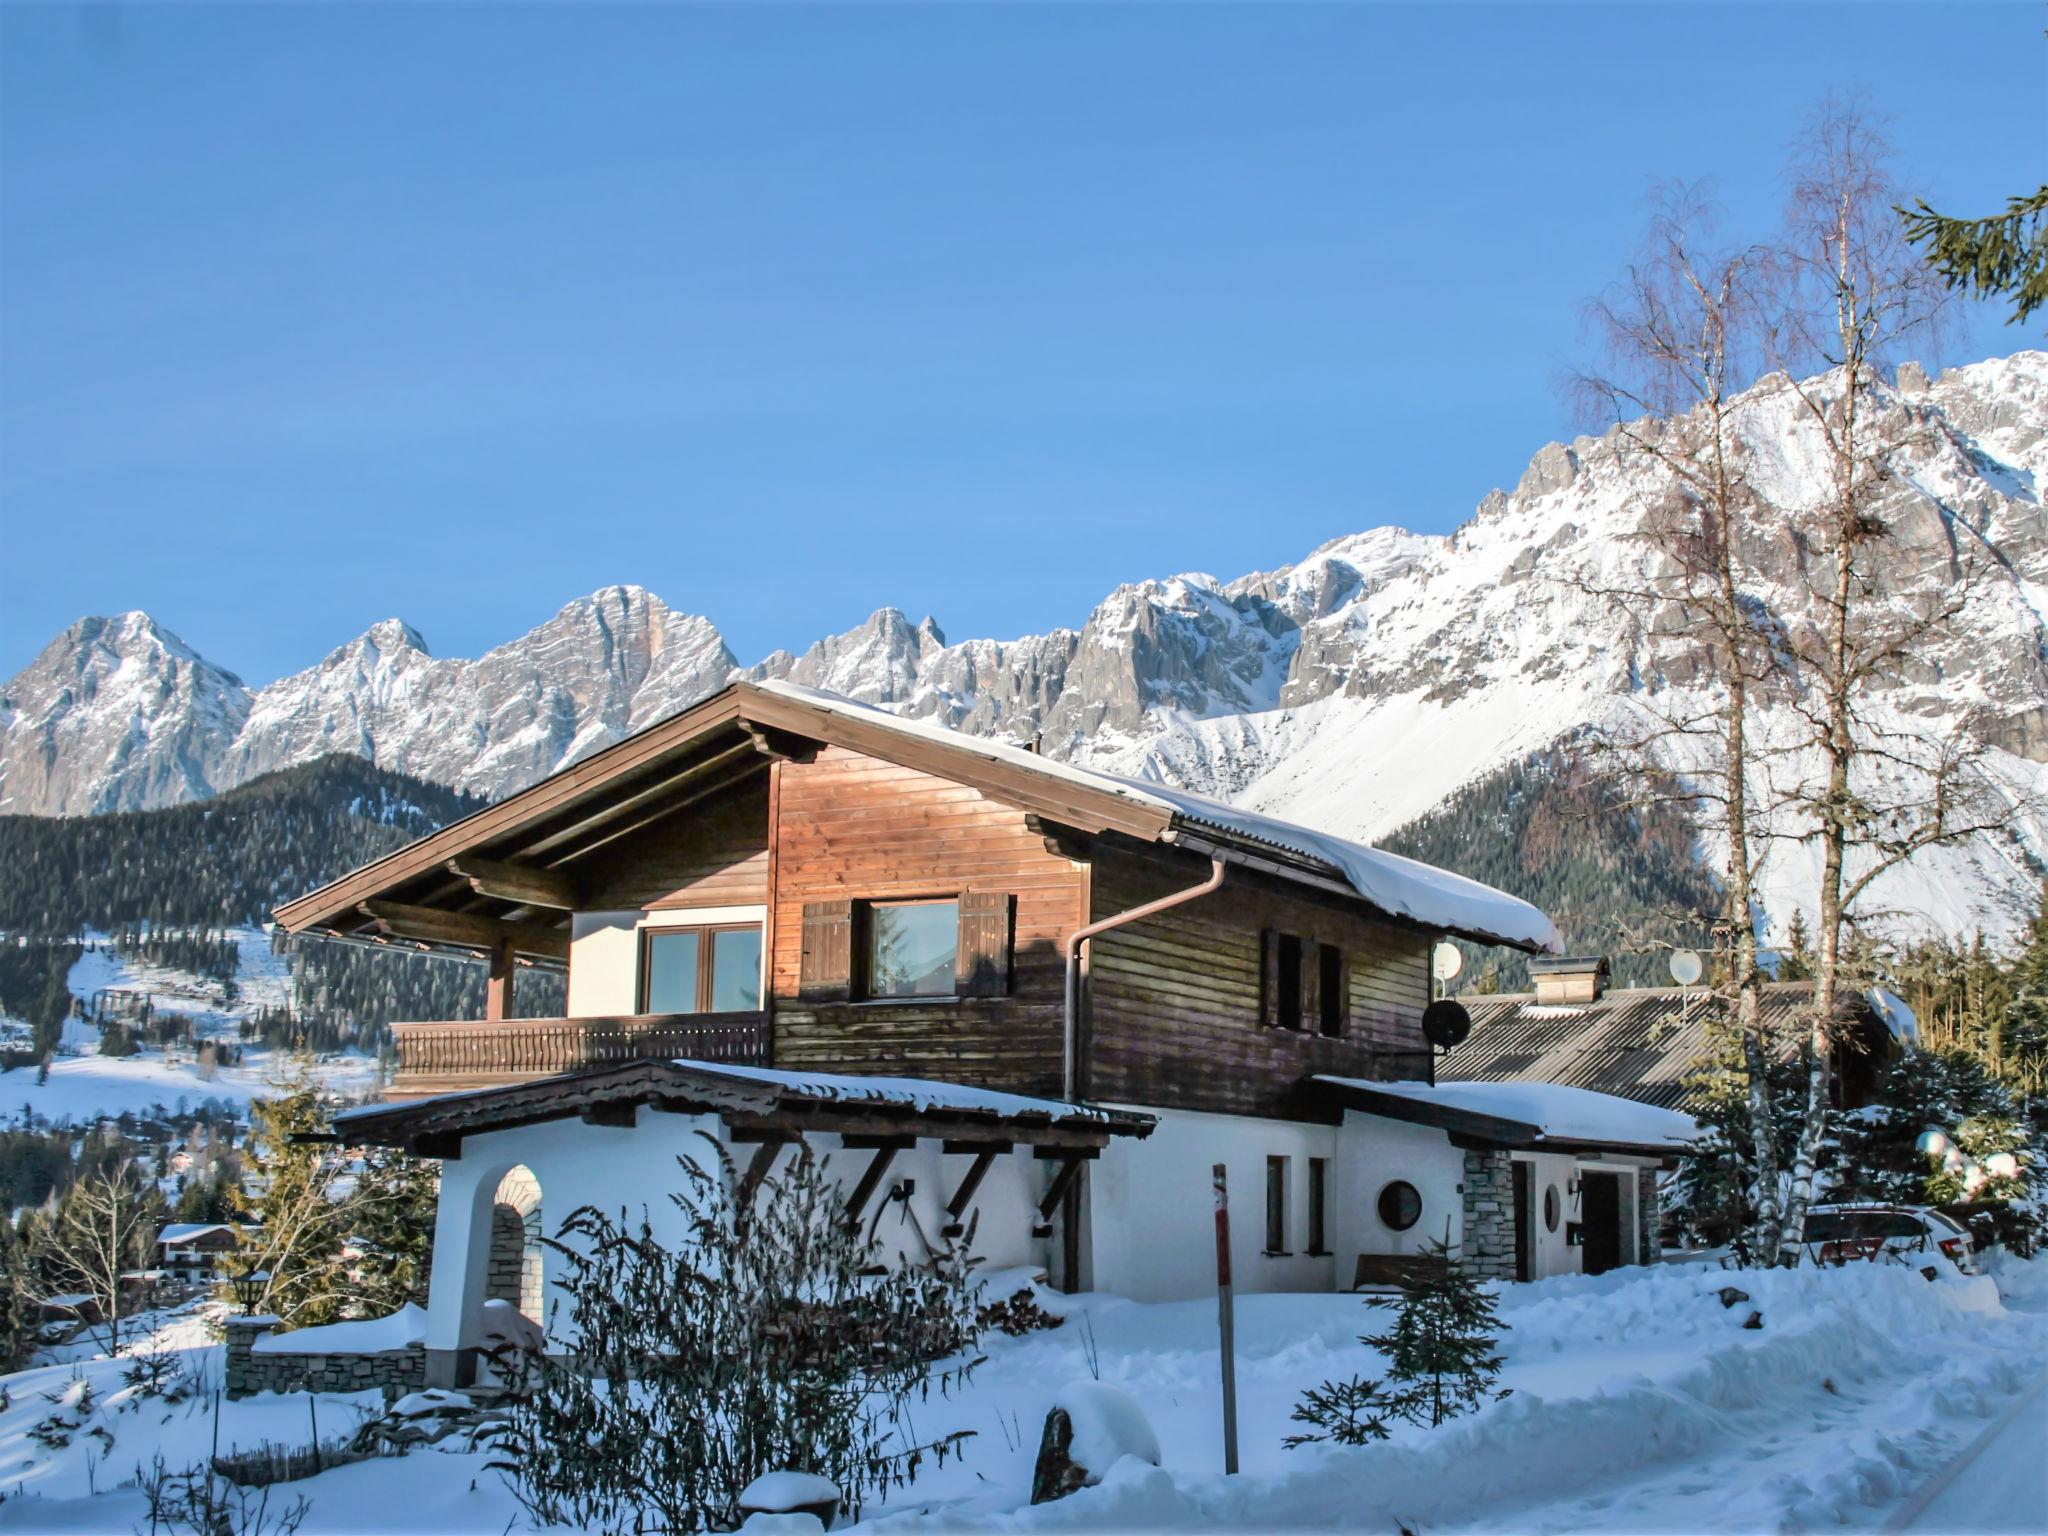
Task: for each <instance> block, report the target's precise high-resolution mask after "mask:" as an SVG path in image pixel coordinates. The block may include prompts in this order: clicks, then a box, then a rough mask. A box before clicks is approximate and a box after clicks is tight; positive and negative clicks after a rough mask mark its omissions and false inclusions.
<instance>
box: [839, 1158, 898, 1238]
mask: <svg viewBox="0 0 2048 1536" xmlns="http://www.w3.org/2000/svg"><path fill="white" fill-rule="evenodd" d="M898 1150H899V1145H898V1144H897V1143H896V1142H893V1141H892V1142H890V1143H889V1144H887V1145H885V1146H882V1147H878V1148H877V1149H876V1151H875V1155H874V1157H873V1158H872V1159H871V1160H870V1161H869V1163H868V1167H867V1172H865V1173H863V1174H862V1175H861V1176H860V1182H859V1183H858V1184H856V1185H854V1187H853V1193H852V1194H851V1195H849V1196H848V1197H847V1200H846V1219H847V1220H848V1221H859V1220H860V1217H861V1212H863V1211H865V1210H866V1209H867V1208H868V1202H869V1201H870V1200H872V1199H873V1198H874V1197H875V1191H876V1190H877V1189H878V1188H880V1187H881V1183H882V1176H883V1175H884V1174H886V1173H887V1172H888V1171H889V1165H890V1164H891V1163H893V1162H895V1161H896V1153H897V1151H898Z"/></svg>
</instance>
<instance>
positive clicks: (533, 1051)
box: [388, 1013, 770, 1099]
mask: <svg viewBox="0 0 2048 1536" xmlns="http://www.w3.org/2000/svg"><path fill="white" fill-rule="evenodd" d="M391 1035H392V1039H393V1041H394V1042H395V1043H396V1045H397V1047H398V1075H397V1076H396V1077H395V1078H394V1079H393V1080H392V1083H391V1089H390V1093H389V1095H388V1096H389V1097H391V1098H394V1099H409V1098H417V1097H419V1096H421V1095H423V1094H429V1093H455V1092H461V1091H464V1090H467V1089H472V1088H495V1087H499V1086H501V1085H503V1084H506V1083H523V1082H528V1081H530V1080H532V1079H533V1078H537V1077H552V1076H554V1075H555V1074H556V1073H558V1072H574V1071H576V1070H578V1069H579V1068H582V1067H601V1066H610V1065H611V1064H613V1063H615V1062H621V1061H668V1060H674V1059H677V1058H687V1059H690V1060H694V1061H724V1062H731V1063H733V1064H735V1065H738V1066H750V1067H765V1066H767V1065H769V1064H770V1063H769V1053H770V1044H769V1041H770V1031H769V1026H768V1015H767V1014H765V1013H643V1014H627V1015H621V1016H617V1017H612V1018H601V1019H465V1020H458V1021H453V1022H448V1023H407V1024H393V1025H392V1026H391Z"/></svg>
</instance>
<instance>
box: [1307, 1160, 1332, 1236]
mask: <svg viewBox="0 0 2048 1536" xmlns="http://www.w3.org/2000/svg"><path fill="white" fill-rule="evenodd" d="M1329 1174H1330V1160H1329V1159H1328V1158H1327V1157H1312V1158H1310V1159H1309V1160H1308V1251H1309V1252H1310V1253H1312V1254H1315V1255H1317V1256H1318V1257H1320V1256H1321V1255H1323V1254H1326V1253H1328V1252H1329V1251H1330V1248H1329V1244H1328V1243H1326V1242H1325V1241H1324V1231H1323V1201H1324V1199H1325V1189H1324V1186H1325V1182H1326V1181H1327V1180H1328V1178H1329Z"/></svg>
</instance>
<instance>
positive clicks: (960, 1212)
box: [946, 1147, 998, 1222]
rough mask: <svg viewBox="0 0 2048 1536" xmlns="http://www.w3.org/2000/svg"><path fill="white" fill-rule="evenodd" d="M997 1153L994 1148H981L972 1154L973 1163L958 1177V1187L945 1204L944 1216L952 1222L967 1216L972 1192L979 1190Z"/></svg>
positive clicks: (972, 1197) (972, 1198)
mask: <svg viewBox="0 0 2048 1536" xmlns="http://www.w3.org/2000/svg"><path fill="white" fill-rule="evenodd" d="M997 1151H998V1149H997V1148H995V1147H983V1148H982V1149H981V1150H980V1151H979V1152H977V1153H975V1154H974V1161H973V1162H972V1163H970V1164H969V1165H968V1168H967V1172H965V1173H964V1174H962V1175H961V1176H960V1187H959V1188H958V1189H956V1190H954V1191H953V1194H952V1198H951V1199H949V1200H947V1202H946V1215H947V1216H948V1217H949V1218H950V1219H951V1220H952V1221H956V1222H957V1221H958V1220H960V1218H961V1217H963V1216H965V1215H966V1214H967V1207H968V1206H969V1205H971V1204H973V1203H974V1192H975V1191H976V1190H978V1189H980V1188H981V1181H982V1179H984V1178H985V1177H987V1175H988V1170H989V1168H990V1167H991V1166H992V1165H993V1164H994V1162H995V1160H996V1153H997Z"/></svg>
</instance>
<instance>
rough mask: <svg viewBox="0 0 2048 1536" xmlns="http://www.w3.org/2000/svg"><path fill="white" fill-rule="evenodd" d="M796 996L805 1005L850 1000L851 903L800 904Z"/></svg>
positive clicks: (851, 968)
mask: <svg viewBox="0 0 2048 1536" xmlns="http://www.w3.org/2000/svg"><path fill="white" fill-rule="evenodd" d="M797 995H798V996H799V997H800V998H802V999H803V1000H804V1001H805V1002H807V1003H843V1002H845V1001H846V1000H847V999H848V998H850V997H852V996H853V903H852V902H851V901H808V902H805V903H804V952H803V965H802V969H801V970H800V972H799V973H798V977H797Z"/></svg>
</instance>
